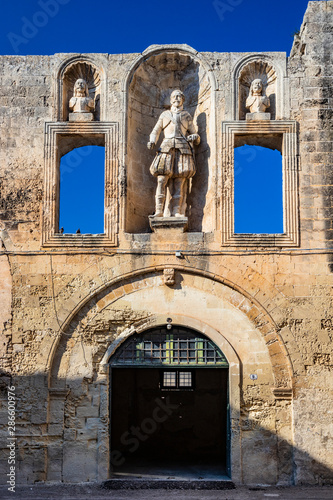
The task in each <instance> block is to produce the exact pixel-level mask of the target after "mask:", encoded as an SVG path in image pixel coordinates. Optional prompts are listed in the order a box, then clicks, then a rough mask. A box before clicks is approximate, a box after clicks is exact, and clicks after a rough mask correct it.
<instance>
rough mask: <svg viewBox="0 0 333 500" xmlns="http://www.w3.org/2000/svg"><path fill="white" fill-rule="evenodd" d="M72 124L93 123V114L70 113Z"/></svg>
mask: <svg viewBox="0 0 333 500" xmlns="http://www.w3.org/2000/svg"><path fill="white" fill-rule="evenodd" d="M68 119H69V121H70V122H93V121H94V115H93V113H69V118H68Z"/></svg>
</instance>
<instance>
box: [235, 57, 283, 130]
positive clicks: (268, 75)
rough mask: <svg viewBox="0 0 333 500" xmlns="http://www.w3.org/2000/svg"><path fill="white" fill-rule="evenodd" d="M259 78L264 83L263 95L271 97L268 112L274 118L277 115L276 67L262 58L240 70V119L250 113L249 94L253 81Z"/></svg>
mask: <svg viewBox="0 0 333 500" xmlns="http://www.w3.org/2000/svg"><path fill="white" fill-rule="evenodd" d="M257 78H259V79H260V80H261V81H262V83H263V95H266V96H267V97H269V100H270V107H269V108H268V109H267V112H269V113H270V114H271V119H272V120H274V119H275V116H276V79H277V76H276V72H275V69H274V67H273V66H272V65H271V64H270V63H268V62H266V61H261V60H256V61H252V62H250V63H248V64H246V65H245V66H244V67H243V68H242V70H241V72H240V75H239V80H238V85H239V93H238V99H239V104H238V106H239V119H240V120H244V119H245V115H246V113H249V110H248V109H246V106H245V103H246V99H247V97H248V95H249V91H250V86H251V83H252V82H253V80H256V79H257Z"/></svg>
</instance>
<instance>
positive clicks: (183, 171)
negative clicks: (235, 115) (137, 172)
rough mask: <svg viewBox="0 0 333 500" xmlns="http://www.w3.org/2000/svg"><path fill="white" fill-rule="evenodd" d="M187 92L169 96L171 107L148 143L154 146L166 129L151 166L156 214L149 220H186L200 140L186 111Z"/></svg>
mask: <svg viewBox="0 0 333 500" xmlns="http://www.w3.org/2000/svg"><path fill="white" fill-rule="evenodd" d="M184 101H185V95H184V94H183V92H181V90H178V89H176V90H174V91H173V92H172V94H171V96H170V104H171V108H170V110H168V111H164V112H163V113H162V114H161V115H160V117H159V119H158V122H157V123H156V125H155V127H154V129H153V131H152V133H151V134H150V137H149V142H148V144H147V147H148V149H153V148H154V147H155V145H156V143H157V141H158V138H159V136H160V134H161V132H162V131H163V133H164V139H163V141H162V144H161V146H160V148H159V150H158V151H157V154H156V156H155V159H154V160H153V162H152V164H151V166H150V173H151V174H152V175H153V176H154V177H156V178H157V188H156V195H155V214H154V215H152V216H150V219H151V220H152V219H155V218H162V217H167V218H169V217H172V218H178V219H183V220H187V219H186V217H185V211H186V194H187V189H188V182H189V179H190V178H191V177H193V176H194V174H195V171H196V169H195V160H194V150H193V145H198V144H199V143H200V136H199V135H198V134H197V131H196V129H195V127H194V124H193V120H192V116H191V115H190V113H188V112H187V111H185V110H183V104H184Z"/></svg>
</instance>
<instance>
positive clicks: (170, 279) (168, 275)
mask: <svg viewBox="0 0 333 500" xmlns="http://www.w3.org/2000/svg"><path fill="white" fill-rule="evenodd" d="M163 279H164V284H165V285H168V286H173V285H174V284H175V270H174V269H173V268H170V267H169V268H168V267H167V268H166V269H164V271H163Z"/></svg>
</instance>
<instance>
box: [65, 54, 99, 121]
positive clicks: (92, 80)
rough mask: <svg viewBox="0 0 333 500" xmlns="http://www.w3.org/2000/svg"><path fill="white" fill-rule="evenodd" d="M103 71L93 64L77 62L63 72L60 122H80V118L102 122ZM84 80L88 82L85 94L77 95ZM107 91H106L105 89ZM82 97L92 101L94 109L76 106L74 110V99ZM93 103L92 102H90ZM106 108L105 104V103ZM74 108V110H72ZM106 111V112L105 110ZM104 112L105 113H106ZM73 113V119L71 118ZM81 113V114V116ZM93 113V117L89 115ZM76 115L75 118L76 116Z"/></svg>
mask: <svg viewBox="0 0 333 500" xmlns="http://www.w3.org/2000/svg"><path fill="white" fill-rule="evenodd" d="M102 73H103V72H102V69H101V68H97V67H96V66H95V65H93V64H92V63H88V62H84V61H75V62H73V63H71V64H69V65H68V66H66V68H65V69H64V71H63V74H62V76H60V78H61V94H62V99H61V101H62V104H61V105H62V112H61V113H60V121H61V120H63V121H68V120H69V121H79V120H80V118H81V119H82V120H83V121H92V120H93V121H100V120H101V112H102V110H101V99H102V101H103V102H104V96H103V97H102V96H101V93H102V80H101V75H102ZM79 80H84V81H85V82H86V87H85V93H83V89H82V93H81V89H80V90H79V92H80V94H81V95H80V96H78V95H77V90H78V89H77V87H78V81H79ZM104 91H105V89H104ZM75 97H81V98H83V99H92V101H93V103H94V106H93V108H92V109H88V110H87V109H83V113H82V109H81V110H79V108H78V107H77V106H76V109H75V110H73V104H72V103H73V100H72V99H73V98H75ZM82 103H85V104H84V108H85V106H86V105H87V101H83V100H82ZM90 103H91V102H90ZM104 107H105V103H104ZM71 108H72V109H71ZM104 111H105V110H104ZM104 111H103V113H104ZM70 113H72V115H71V117H69V115H70ZM80 113H81V114H80ZM89 113H93V116H91V115H89ZM74 115H75V116H74Z"/></svg>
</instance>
